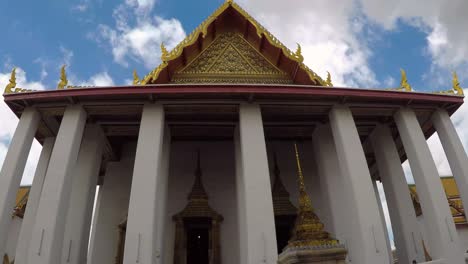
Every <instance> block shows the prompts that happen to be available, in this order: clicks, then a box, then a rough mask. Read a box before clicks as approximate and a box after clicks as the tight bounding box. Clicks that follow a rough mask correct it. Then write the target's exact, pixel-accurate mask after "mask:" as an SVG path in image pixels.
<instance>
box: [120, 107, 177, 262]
mask: <svg viewBox="0 0 468 264" xmlns="http://www.w3.org/2000/svg"><path fill="white" fill-rule="evenodd" d="M164 130H165V125H164V108H163V106H162V105H160V104H147V105H145V106H144V109H143V114H142V118H141V124H140V132H139V135H138V144H137V150H136V156H135V166H134V169H133V179H132V189H131V194H130V205H129V209H128V222H127V233H126V238H125V254H124V262H125V263H127V264H130V263H161V262H162V260H161V252H162V248H163V241H161V240H162V236H161V234H160V233H161V232H163V230H158V228H161V227H163V226H164V225H163V221H164V219H165V215H164V214H165V212H164V211H163V210H164V208H165V205H164V204H165V201H166V199H167V177H168V172H167V169H168V165H167V164H164V163H165V162H166V163H167V162H168V161H169V159H167V157H164V156H165V155H169V153H168V152H167V153H165V152H163V150H165V151H168V147H166V148H164V147H163V145H164V141H170V137H169V135H167V134H166V136H165V135H164Z"/></svg>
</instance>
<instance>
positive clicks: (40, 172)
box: [15, 137, 55, 264]
mask: <svg viewBox="0 0 468 264" xmlns="http://www.w3.org/2000/svg"><path fill="white" fill-rule="evenodd" d="M54 143H55V138H54V137H49V138H46V139H45V140H44V143H43V144H42V151H41V155H40V156H39V161H38V163H37V167H36V172H35V173H34V179H33V183H32V186H31V190H30V191H29V195H28V204H27V206H26V211H25V213H24V217H23V222H22V223H21V230H20V233H19V235H18V243H17V245H16V253H15V263H16V264H26V263H27V256H28V248H29V242H30V240H31V235H32V229H33V226H34V222H35V221H36V212H37V207H38V206H39V199H40V198H41V193H42V186H43V184H44V180H45V175H46V172H47V167H48V166H49V160H50V155H51V154H52V149H53V147H54Z"/></svg>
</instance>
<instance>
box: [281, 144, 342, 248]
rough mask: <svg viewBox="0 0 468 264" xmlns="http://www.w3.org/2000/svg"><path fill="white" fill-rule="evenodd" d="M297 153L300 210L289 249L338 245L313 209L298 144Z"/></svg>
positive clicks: (295, 148)
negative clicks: (306, 188) (306, 186)
mask: <svg viewBox="0 0 468 264" xmlns="http://www.w3.org/2000/svg"><path fill="white" fill-rule="evenodd" d="M294 151H295V153H296V164H297V174H298V178H299V179H298V181H299V208H298V212H297V218H296V224H295V226H294V230H293V235H292V237H291V239H290V240H289V242H288V247H289V248H291V247H293V248H294V247H311V246H312V247H313V246H332V245H338V240H335V239H332V238H330V235H329V234H328V233H327V232H326V231H325V230H324V225H323V224H322V223H321V222H320V219H319V218H318V216H317V215H316V214H315V213H314V210H313V209H312V202H311V201H310V198H309V195H308V194H307V192H306V190H305V183H304V175H303V173H302V167H301V161H300V158H299V151H298V150H297V144H296V143H294Z"/></svg>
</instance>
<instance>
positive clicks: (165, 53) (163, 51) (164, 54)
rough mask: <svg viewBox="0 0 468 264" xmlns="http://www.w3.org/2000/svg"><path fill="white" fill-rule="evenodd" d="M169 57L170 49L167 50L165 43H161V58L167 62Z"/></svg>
mask: <svg viewBox="0 0 468 264" xmlns="http://www.w3.org/2000/svg"><path fill="white" fill-rule="evenodd" d="M168 58H169V51H167V49H166V47H165V46H164V43H161V60H162V61H163V62H167V60H168Z"/></svg>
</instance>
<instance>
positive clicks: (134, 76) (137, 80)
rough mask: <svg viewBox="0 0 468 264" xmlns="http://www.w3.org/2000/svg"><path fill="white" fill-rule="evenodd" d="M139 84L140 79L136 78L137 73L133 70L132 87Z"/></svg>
mask: <svg viewBox="0 0 468 264" xmlns="http://www.w3.org/2000/svg"><path fill="white" fill-rule="evenodd" d="M138 84H140V77H138V73H137V71H136V70H133V85H138Z"/></svg>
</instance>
